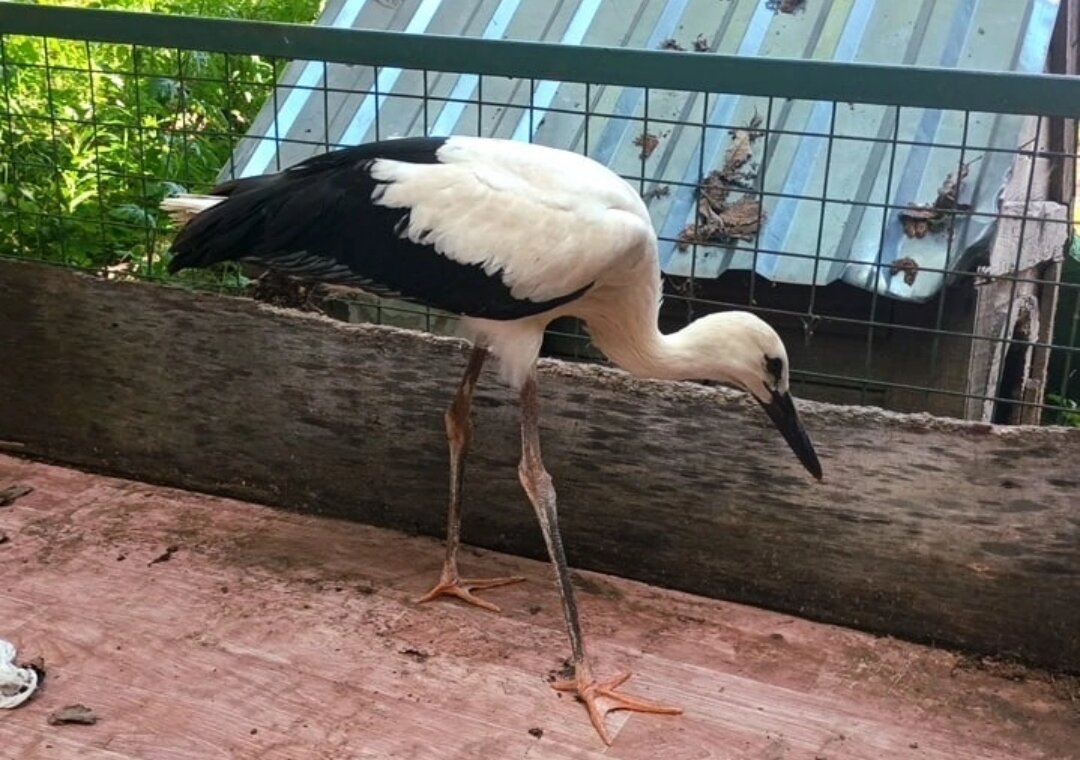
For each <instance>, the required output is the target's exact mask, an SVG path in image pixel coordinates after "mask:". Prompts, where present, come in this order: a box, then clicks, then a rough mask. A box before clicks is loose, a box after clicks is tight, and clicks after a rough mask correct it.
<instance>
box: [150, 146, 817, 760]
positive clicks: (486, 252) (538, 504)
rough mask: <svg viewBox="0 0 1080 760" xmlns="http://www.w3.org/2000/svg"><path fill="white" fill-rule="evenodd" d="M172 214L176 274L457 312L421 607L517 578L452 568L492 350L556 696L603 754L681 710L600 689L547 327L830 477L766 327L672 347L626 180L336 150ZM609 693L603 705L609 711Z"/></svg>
mask: <svg viewBox="0 0 1080 760" xmlns="http://www.w3.org/2000/svg"><path fill="white" fill-rule="evenodd" d="M162 207H163V208H164V209H165V210H167V211H169V212H170V213H172V214H174V215H176V216H178V217H181V218H185V219H189V220H190V221H188V223H187V224H186V225H185V226H184V227H183V229H182V230H181V231H180V233H179V234H178V235H177V237H176V239H175V241H174V242H173V245H172V252H173V258H172V260H171V262H170V265H169V269H170V271H172V272H176V271H178V270H181V269H184V268H187V267H205V266H209V265H212V264H216V263H218V262H222V261H247V262H254V263H258V264H261V265H263V266H266V267H269V268H271V269H275V270H278V271H280V272H283V273H285V274H288V275H292V276H296V277H300V278H304V279H309V280H317V281H323V282H329V283H336V284H343V285H353V286H356V287H359V288H362V289H364V290H367V291H369V292H373V293H376V294H384V295H393V296H395V297H398V298H404V299H407V300H410V301H413V302H417V303H420V304H424V305H427V306H431V307H434V308H437V309H441V310H444V311H448V312H452V313H455V314H458V315H460V316H461V317H462V320H461V321H462V325H463V327H464V329H465V331H466V332H467V335H468V336H469V337H470V339H471V341H472V343H473V349H472V353H471V355H470V357H469V360H468V365H467V367H466V369H465V374H464V376H463V377H462V379H461V382H460V384H459V385H458V388H457V393H456V395H455V396H454V399H453V401H452V403H451V404H450V406H449V408H448V409H447V411H446V415H445V420H446V432H447V437H448V438H449V442H450V504H449V515H448V524H447V540H446V561H445V563H444V565H443V569H442V576H441V578H440V580H439V582H438V583H437V584H436V585H435V587H434V588H432V590H431V591H430V592H428V594H426V595H425V596H424V597H423V598H422V600H421V601H428V600H430V599H434V598H436V597H439V596H444V595H452V596H456V597H458V598H460V599H463V600H464V601H466V602H469V603H471V604H474V605H477V606H479V607H483V608H485V609H490V610H496V611H497V610H498V608H497V607H495V605H493V604H491V603H490V602H488V601H486V600H484V599H481V598H479V597H478V596H476V595H475V593H474V592H477V591H479V590H481V589H489V588H493V587H496V586H501V585H505V584H508V583H513V582H516V581H519V580H521V578H490V579H464V578H461V577H460V576H459V574H458V568H457V550H458V544H459V541H460V527H461V483H462V476H463V473H464V469H465V455H466V453H467V451H468V448H469V443H470V439H471V423H470V410H471V405H472V395H473V388H474V387H475V385H476V382H477V379H478V377H479V375H480V371H481V368H482V367H483V365H484V362H485V360H486V358H487V357H488V355H489V354H493V355H494V356H495V358H496V359H497V360H498V364H499V370H500V374H501V377H502V379H503V380H504V381H505V382H507V383H508V384H509V385H510V386H511V387H513V388H514V389H515V390H517V391H518V392H519V393H520V403H521V462H520V465H519V467H518V475H519V477H520V479H521V484H522V486H523V487H524V489H525V493H526V494H527V495H528V498H529V501H530V502H532V505H533V508H534V509H535V510H536V515H537V518H538V519H539V522H540V528H541V529H542V531H543V534H544V540H545V542H546V544H547V549H548V553H549V555H550V557H551V561H552V564H553V565H554V568H555V576H556V580H557V585H558V590H559V594H560V596H561V598H562V606H563V613H564V616H565V618H566V626H567V631H568V633H569V637H570V646H571V650H572V660H571V662H572V664H573V668H574V675H573V678H572V679H570V680H567V681H557V682H555V683H554V684H553V686H554V687H555V688H556V689H558V690H561V691H569V692H573V693H575V694H576V695H577V696H578V697H579V698H580V699H581V701H582V702H583V703H584V704H585V706H586V708H587V709H588V712H589V717H590V719H591V720H592V723H593V725H594V726H595V727H596V730H597V731H598V732H599V734H600V736H601V738H602V739H603V740H604V742H605V743H608V744H610V743H611V737H610V736H609V734H608V732H607V729H606V728H605V726H604V720H603V718H604V714H605V713H606V712H607V711H608V710H613V709H624V710H634V711H640V712H653V713H678V712H680V710H679V709H678V708H671V707H665V706H663V705H658V704H653V703H651V702H645V701H643V700H639V699H636V698H633V697H628V696H624V695H623V694H620V693H619V692H618V691H617V687H618V686H619V685H621V684H622V683H623V681H625V680H626V678H627V677H628V676H620V677H618V678H615V679H611V680H608V681H598V680H596V679H594V678H593V675H592V673H591V672H590V669H589V663H588V660H587V659H586V655H585V644H584V638H583V636H582V633H581V624H580V622H579V620H578V611H577V604H576V602H575V600H574V590H573V588H572V586H571V582H570V571H569V568H568V567H567V564H566V556H565V554H564V552H563V546H562V538H561V536H560V534H559V525H558V514H557V511H556V502H555V488H554V486H553V485H552V480H551V477H550V476H549V475H548V473H547V471H546V470H545V469H544V463H543V460H542V458H541V453H540V434H539V428H538V421H539V414H540V412H539V404H538V392H537V376H536V360H537V358H538V356H539V353H540V345H541V341H542V339H543V334H544V330H545V328H546V326H547V325H548V323H550V322H551V321H552V320H554V319H556V318H558V317H562V316H575V317H578V318H581V319H582V320H584V322H585V323H586V324H587V326H588V329H589V333H590V335H591V337H592V340H593V342H594V343H595V344H596V345H597V346H598V347H599V348H600V350H601V351H603V352H604V354H605V355H606V356H607V357H608V358H609V359H611V360H612V361H613V362H614V363H615V364H617V365H619V366H620V367H622V368H623V369H625V370H627V371H629V372H631V373H633V374H635V375H639V376H642V377H652V378H666V379H675V380H678V379H683V380H711V381H719V382H725V383H730V384H734V385H737V386H739V387H741V388H744V389H746V390H747V391H749V392H750V393H751V394H752V395H753V396H754V398H756V399H757V400H758V401H759V402H760V403H761V405H762V406H763V407H764V409H765V411H766V412H767V413H768V415H769V417H770V418H771V419H772V421H773V422H774V423H775V425H776V427H777V428H778V429H779V431H780V433H781V434H782V435H783V436H784V438H785V440H786V441H787V442H788V444H789V445H790V446H791V448H792V450H793V451H794V452H795V454H796V455H797V456H798V458H799V460H800V461H801V462H802V464H803V465H804V466H805V467H806V469H807V470H809V472H810V473H811V474H812V475H814V476H815V477H816V478H819V479H820V478H821V465H820V464H819V462H818V459H817V455H816V453H815V451H814V447H813V445H812V444H811V442H810V439H809V437H808V436H807V434H806V431H805V430H804V428H803V426H802V423H801V422H800V419H799V416H798V414H797V412H796V410H795V406H794V404H793V403H792V399H791V396H790V394H789V392H788V371H789V368H788V359H787V353H786V351H785V349H784V345H783V343H782V342H781V340H780V338H779V336H778V335H777V334H776V332H775V331H773V329H772V328H770V327H769V326H768V325H767V324H766V323H765V322H763V321H762V320H760V319H758V318H757V317H755V316H753V315H751V314H749V313H746V312H726V313H721V314H710V315H708V316H706V317H703V318H701V319H698V320H696V321H695V322H693V323H692V324H690V325H688V326H687V327H685V328H684V329H682V330H680V331H678V332H676V333H674V334H671V335H664V334H662V333H661V332H660V331H659V330H658V328H657V318H658V315H659V310H660V301H661V281H660V268H659V264H658V259H657V250H656V235H655V232H654V231H653V228H652V224H651V221H650V218H649V214H648V211H647V209H646V207H645V204H644V203H643V201H642V199H641V197H640V196H639V195H638V194H637V193H636V192H635V191H634V190H633V188H632V187H631V186H630V185H629V184H628V183H627V182H625V181H624V180H623V179H622V178H620V177H619V176H618V175H617V174H615V173H613V172H611V171H610V170H608V169H607V168H606V167H604V166H603V165H601V164H599V163H597V162H595V161H593V160H591V159H589V158H586V157H583V156H580V155H577V154H575V153H570V152H568V151H563V150H557V149H554V148H548V147H543V146H539V145H531V144H526V143H521V142H514V141H508V140H498V139H490V138H477V137H447V138H443V137H420V138H406V139H398V140H388V141H383V142H375V143H369V144H365V145H360V146H357V147H352V148H346V149H342V150H337V151H333V152H329V153H326V154H324V155H319V156H316V157H313V158H311V159H308V160H306V161H304V162H302V163H299V164H297V165H295V166H293V167H291V168H289V169H286V170H285V171H282V172H280V173H277V174H271V175H265V176H260V177H252V178H249V179H240V180H234V181H231V182H226V183H224V184H222V185H220V186H219V187H217V188H214V189H213V190H211V191H210V194H209V195H206V196H179V197H175V198H168V199H166V200H165V201H164V202H163V203H162ZM601 698H606V700H607V702H606V704H608V705H609V706H608V708H607V710H604V711H603V712H601V709H600V706H599V704H598V700H600V699H601Z"/></svg>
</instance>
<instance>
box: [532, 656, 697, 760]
mask: <svg viewBox="0 0 1080 760" xmlns="http://www.w3.org/2000/svg"><path fill="white" fill-rule="evenodd" d="M631 675H632V674H631V673H623V674H622V675H618V676H615V677H614V678H611V679H609V680H607V681H596V680H594V679H593V678H592V677H591V676H590V675H589V674H588V671H587V670H584V669H583V670H579V671H578V674H577V675H576V676H575V677H574V678H573V679H572V680H568V681H554V682H553V683H552V684H551V687H552V688H553V689H555V690H557V691H569V692H573V693H574V696H575V697H577V699H578V700H580V701H581V702H582V703H583V704H584V705H585V709H586V710H587V711H588V712H589V720H590V721H592V724H593V728H595V729H596V732H597V733H598V734H600V738H601V739H602V740H603V741H604V744H608V745H610V744H611V735H610V734H609V733H608V730H607V728H606V727H605V726H604V717H605V716H606V715H607V714H608V713H609V712H614V711H616V710H630V711H632V712H642V713H653V714H657V715H681V714H682V708H681V707H671V706H668V705H662V704H659V703H657V702H649V701H647V700H644V699H638V698H637V697H628V696H626V695H624V694H620V693H618V691H616V689H618V688H619V687H620V686H622V685H623V684H624V683H626V681H627V680H629V678H630V676H631ZM600 699H604V700H606V701H607V702H608V705H607V706H605V707H603V708H601V707H600V705H599V704H598V703H597V702H598V700H600Z"/></svg>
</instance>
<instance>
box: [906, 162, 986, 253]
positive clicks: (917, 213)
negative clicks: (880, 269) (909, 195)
mask: <svg viewBox="0 0 1080 760" xmlns="http://www.w3.org/2000/svg"><path fill="white" fill-rule="evenodd" d="M972 163H974V162H973V161H969V162H968V163H966V164H962V165H961V166H960V171H958V172H957V173H956V175H955V176H954V175H952V174H950V175H948V176H947V177H946V178H945V181H944V182H943V183H941V187H940V188H938V194H937V198H936V199H934V202H933V203H910V204H908V205H907V207H906V208H904V209H902V210H901V211H900V221H901V222H902V223H903V225H904V234H905V235H907V236H908V237H909V238H924V237H926V236H927V235H928V234H929V233H931V232H940V231H941V230H943V229H945V227H946V226H947V225H948V222H949V220H950V219H952V218H953V216H955V215H956V214H965V213H967V212H969V211H971V205H970V204H967V203H960V202H959V198H960V191H961V189H962V188H963V185H964V180H965V179H967V176H968V171H969V170H970V168H971V164H972Z"/></svg>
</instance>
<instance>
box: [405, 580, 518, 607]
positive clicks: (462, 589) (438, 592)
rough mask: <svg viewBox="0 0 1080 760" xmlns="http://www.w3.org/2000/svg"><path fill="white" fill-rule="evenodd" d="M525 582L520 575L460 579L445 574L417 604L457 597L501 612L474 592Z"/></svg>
mask: <svg viewBox="0 0 1080 760" xmlns="http://www.w3.org/2000/svg"><path fill="white" fill-rule="evenodd" d="M523 580H525V578H524V577H523V576H520V575H510V576H507V577H504V578H458V577H457V576H456V575H452V576H449V577H448V576H447V575H446V574H444V575H443V577H442V578H441V579H440V580H439V582H438V583H437V584H435V587H434V588H433V589H431V591H429V592H427V593H426V594H424V595H423V596H422V597H420V598H419V599H417V600H416V602H417V604H422V603H424V602H430V601H431V600H432V599H437V598H438V597H440V596H456V597H457V598H458V599H460V600H462V601H463V602H468V603H469V604H472V605H474V606H476V607H480V608H481V609H485V610H490V611H491V612H501V611H502V610H500V609H499V608H498V606H496V605H494V604H492V603H491V602H489V601H487V600H485V599H481V598H480V597H478V596H476V595H474V594H473V593H472V592H473V591H480V590H483V589H489V588H496V587H498V586H508V585H510V584H511V583H521V582H522V581H523Z"/></svg>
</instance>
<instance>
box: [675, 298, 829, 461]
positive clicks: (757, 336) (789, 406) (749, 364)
mask: <svg viewBox="0 0 1080 760" xmlns="http://www.w3.org/2000/svg"><path fill="white" fill-rule="evenodd" d="M688 329H692V331H693V332H694V333H696V335H695V337H696V338H697V340H695V341H694V343H696V344H697V346H696V348H697V353H698V360H697V363H698V364H699V366H700V363H701V362H702V360H704V362H705V364H706V367H707V376H706V377H704V378H702V379H705V380H714V381H718V382H722V383H730V384H733V385H736V386H739V387H741V388H744V389H745V390H747V391H749V392H750V394H751V395H752V396H753V397H754V398H756V399H757V400H758V403H760V404H761V406H762V408H764V409H765V412H766V413H767V414H768V415H769V419H771V420H772V421H773V424H774V425H776V428H777V429H778V430H779V431H780V434H781V435H782V436H784V440H785V441H787V442H788V445H789V446H791V450H792V451H794V452H795V456H797V457H798V458H799V461H800V462H802V464H803V466H804V467H805V468H806V469H807V470H808V471H809V472H810V474H811V475H813V476H814V477H815V478H817V479H818V480H821V477H822V472H821V463H820V462H819V461H818V458H817V453H816V452H815V451H814V444H813V443H811V442H810V436H809V435H807V433H806V428H804V427H803V424H802V420H801V419H800V418H799V413H798V412H797V411H796V410H795V403H794V402H793V401H792V398H791V393H790V392H789V390H788V380H789V369H790V368H789V366H788V356H787V350H786V349H785V348H784V343H783V341H782V340H780V336H779V335H777V334H776V331H775V330H773V329H772V328H771V327H770V326H769V325H768V324H766V323H765V322H764V321H763V320H761V319H759V318H758V317H756V316H754V315H753V314H750V313H749V312H745V311H729V312H723V313H719V314H710V315H709V316H706V317H703V318H701V319H699V320H697V321H696V322H694V324H693V325H692V326H691V328H688Z"/></svg>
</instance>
